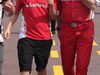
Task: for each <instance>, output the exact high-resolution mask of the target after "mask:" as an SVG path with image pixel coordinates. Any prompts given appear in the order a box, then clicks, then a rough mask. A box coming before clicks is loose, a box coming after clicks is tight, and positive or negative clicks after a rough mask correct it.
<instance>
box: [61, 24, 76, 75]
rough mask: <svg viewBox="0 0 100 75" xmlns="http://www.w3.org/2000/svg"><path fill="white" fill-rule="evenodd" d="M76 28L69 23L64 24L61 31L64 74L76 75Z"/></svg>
mask: <svg viewBox="0 0 100 75" xmlns="http://www.w3.org/2000/svg"><path fill="white" fill-rule="evenodd" d="M75 31H76V30H75V28H72V27H71V25H69V24H62V27H61V31H60V42H61V59H62V66H63V72H64V75H75V72H74V60H75V53H76V47H75V46H76V38H77V37H76V34H75Z"/></svg>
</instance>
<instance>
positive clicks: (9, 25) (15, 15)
mask: <svg viewBox="0 0 100 75" xmlns="http://www.w3.org/2000/svg"><path fill="white" fill-rule="evenodd" d="M19 12H20V11H17V12H15V13H14V14H13V15H12V16H11V18H10V21H9V24H8V27H7V29H10V28H11V27H12V26H13V25H14V23H15V22H16V20H17V18H18V15H19Z"/></svg>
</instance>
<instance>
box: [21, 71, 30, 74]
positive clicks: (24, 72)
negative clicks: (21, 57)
mask: <svg viewBox="0 0 100 75" xmlns="http://www.w3.org/2000/svg"><path fill="white" fill-rule="evenodd" d="M20 75H29V71H22V72H20Z"/></svg>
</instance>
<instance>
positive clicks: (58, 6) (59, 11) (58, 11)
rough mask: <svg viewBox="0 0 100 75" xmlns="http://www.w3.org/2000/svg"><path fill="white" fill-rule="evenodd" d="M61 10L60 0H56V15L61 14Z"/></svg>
mask: <svg viewBox="0 0 100 75" xmlns="http://www.w3.org/2000/svg"><path fill="white" fill-rule="evenodd" d="M61 12H62V2H61V0H57V15H61Z"/></svg>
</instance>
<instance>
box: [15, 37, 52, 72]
mask: <svg viewBox="0 0 100 75" xmlns="http://www.w3.org/2000/svg"><path fill="white" fill-rule="evenodd" d="M51 46H52V40H34V39H30V38H22V39H19V41H18V45H17V48H18V58H19V66H20V72H22V71H30V72H31V67H32V59H33V56H34V58H35V63H36V70H37V71H38V72H40V71H42V70H43V69H45V68H46V65H47V63H48V58H49V55H50V49H51Z"/></svg>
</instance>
